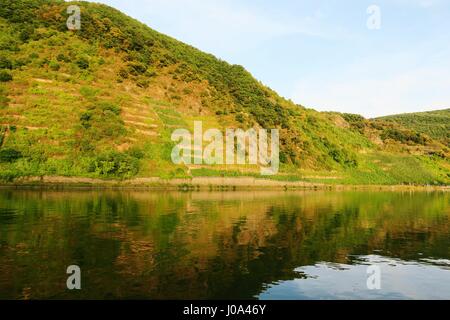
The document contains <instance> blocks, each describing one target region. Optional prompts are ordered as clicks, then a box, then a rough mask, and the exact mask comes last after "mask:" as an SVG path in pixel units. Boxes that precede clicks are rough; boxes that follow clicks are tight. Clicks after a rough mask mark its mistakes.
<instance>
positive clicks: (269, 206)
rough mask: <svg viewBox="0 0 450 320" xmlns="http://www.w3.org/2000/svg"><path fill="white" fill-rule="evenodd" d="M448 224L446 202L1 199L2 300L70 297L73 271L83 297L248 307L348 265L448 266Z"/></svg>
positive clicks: (245, 197) (23, 194) (264, 196)
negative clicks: (275, 287) (268, 287)
mask: <svg viewBox="0 0 450 320" xmlns="http://www.w3.org/2000/svg"><path fill="white" fill-rule="evenodd" d="M449 218H450V209H449V195H448V194H447V193H429V194H427V193H411V194H410V193H364V192H342V193H339V192H292V193H290V192H289V193H288V192H245V193H233V192H230V193H213V192H205V193H192V194H187V193H147V192H131V191H130V192H116V191H104V192H103V191H102V192H92V191H83V192H36V191H14V192H11V191H0V243H1V247H0V289H1V290H0V292H1V293H0V298H1V297H3V296H2V295H4V294H5V292H14V295H15V296H14V297H17V296H22V295H23V289H24V288H31V289H30V290H31V297H32V298H37V297H44V298H45V297H51V296H55V294H56V297H61V296H62V297H64V296H67V295H68V293H67V292H65V291H64V287H63V286H64V284H65V280H64V279H65V274H64V272H61V270H64V268H65V266H67V265H70V264H80V265H81V266H82V269H83V270H86V271H85V274H84V276H85V288H89V290H85V291H84V290H83V291H82V292H81V293H78V294H80V295H82V296H80V297H89V298H100V297H105V296H106V297H122V298H125V297H136V298H229V297H235V298H250V297H254V296H256V295H258V293H259V292H261V290H262V289H263V287H264V285H265V284H267V283H271V282H273V281H278V280H281V279H292V278H294V277H296V275H295V273H294V272H293V270H294V269H295V268H297V267H299V266H306V265H314V264H316V263H317V262H321V261H326V262H339V263H350V262H351V261H349V259H348V255H349V254H370V253H372V252H373V250H382V251H383V254H384V255H385V256H391V257H398V258H401V259H405V260H407V259H417V258H418V256H417V254H418V253H419V252H421V253H423V256H422V257H434V258H436V259H438V258H444V259H448V258H449V257H450V254H449V251H448V248H449V234H450V220H449ZM43 261H45V264H43ZM13 274H17V275H19V274H25V275H29V276H26V277H25V276H18V277H17V278H15V279H14V277H11V275H13ZM12 282H14V286H13V284H12ZM71 294H72V293H71ZM5 297H8V296H5ZM70 297H73V296H70Z"/></svg>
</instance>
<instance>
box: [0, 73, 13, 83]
mask: <svg viewBox="0 0 450 320" xmlns="http://www.w3.org/2000/svg"><path fill="white" fill-rule="evenodd" d="M12 79H13V77H12V75H11V74H10V73H9V72H8V71H5V70H1V71H0V82H8V81H12Z"/></svg>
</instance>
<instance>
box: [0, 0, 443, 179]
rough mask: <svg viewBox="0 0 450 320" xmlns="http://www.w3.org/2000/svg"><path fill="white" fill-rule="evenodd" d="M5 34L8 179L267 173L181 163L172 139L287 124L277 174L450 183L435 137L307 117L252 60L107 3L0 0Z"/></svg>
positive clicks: (4, 172)
mask: <svg viewBox="0 0 450 320" xmlns="http://www.w3.org/2000/svg"><path fill="white" fill-rule="evenodd" d="M71 4H76V5H78V6H80V7H81V15H82V24H81V29H80V30H78V31H69V30H68V29H67V27H66V20H67V18H68V15H67V7H68V6H69V5H71ZM0 30H1V33H0V179H1V180H8V181H12V180H14V179H16V178H18V177H23V176H44V175H50V176H51V175H54V176H75V177H91V178H104V179H128V178H134V177H162V178H175V177H192V176H257V175H259V168H258V167H256V166H250V165H248V166H212V167H206V166H189V167H187V166H179V165H174V164H173V163H172V161H171V158H170V153H171V150H172V148H173V146H174V143H173V142H172V141H171V140H170V135H171V133H172V132H173V130H174V129H176V128H189V129H192V127H193V123H194V121H196V120H201V121H203V123H204V126H205V128H219V129H222V130H224V129H225V128H243V129H248V128H266V129H271V128H278V129H279V130H280V140H281V152H280V159H281V162H282V165H281V172H280V174H279V175H277V176H275V177H272V178H273V179H279V180H305V181H311V182H323V183H345V184H401V183H415V184H449V181H450V162H449V149H448V147H446V146H445V145H444V144H443V143H442V140H440V137H439V136H438V135H429V134H428V135H425V134H424V133H423V131H421V130H419V129H418V128H413V127H408V126H407V125H404V126H403V125H401V124H398V123H395V122H392V121H388V120H367V119H364V118H362V117H361V116H358V115H349V114H339V113H320V112H317V111H315V110H312V109H306V108H304V107H303V106H300V105H296V104H294V103H292V102H291V101H289V100H286V99H284V98H282V97H280V96H279V95H278V94H277V93H276V92H274V91H273V90H271V89H270V88H268V87H266V86H264V85H263V84H261V83H260V82H259V81H257V80H256V79H254V78H253V77H252V75H251V74H250V73H249V72H248V71H246V70H245V69H244V68H243V67H242V66H238V65H231V64H228V63H227V62H225V61H221V60H219V59H217V58H215V57H214V56H212V55H210V54H207V53H204V52H201V51H199V50H197V49H195V48H193V47H192V46H189V45H187V44H184V43H182V42H179V41H177V40H175V39H173V38H171V37H169V36H166V35H163V34H161V33H158V32H157V31H154V30H152V29H151V28H149V27H147V26H146V25H144V24H142V23H140V22H138V21H136V20H134V19H132V18H130V17H128V16H126V15H124V14H123V13H121V12H119V11H117V10H115V9H113V8H111V7H108V6H105V5H101V4H94V3H86V2H71V3H67V2H64V1H58V0H2V2H1V6H0ZM218 41H220V39H218ZM432 119H434V118H430V121H432ZM433 121H434V120H433ZM427 133H428V132H427ZM433 137H434V138H436V139H434V138H433ZM437 138H439V139H437Z"/></svg>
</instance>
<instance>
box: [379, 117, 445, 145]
mask: <svg viewBox="0 0 450 320" xmlns="http://www.w3.org/2000/svg"><path fill="white" fill-rule="evenodd" d="M379 119H381V120H385V121H392V122H394V123H398V124H400V125H402V126H404V127H406V128H410V129H412V130H415V131H417V132H420V133H423V134H426V135H428V136H430V137H432V138H434V139H437V140H440V141H442V142H443V143H444V144H446V145H447V146H448V147H450V109H446V110H437V111H429V112H419V113H407V114H399V115H394V116H387V117H382V118H379Z"/></svg>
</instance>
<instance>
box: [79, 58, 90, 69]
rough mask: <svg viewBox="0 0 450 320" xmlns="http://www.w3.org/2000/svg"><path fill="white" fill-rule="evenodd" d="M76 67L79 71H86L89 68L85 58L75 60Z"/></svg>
mask: <svg viewBox="0 0 450 320" xmlns="http://www.w3.org/2000/svg"><path fill="white" fill-rule="evenodd" d="M77 66H78V67H79V68H80V69H83V70H86V69H87V68H89V61H88V60H87V59H86V58H79V59H78V60H77Z"/></svg>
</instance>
